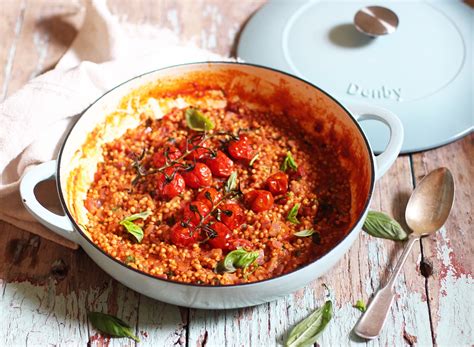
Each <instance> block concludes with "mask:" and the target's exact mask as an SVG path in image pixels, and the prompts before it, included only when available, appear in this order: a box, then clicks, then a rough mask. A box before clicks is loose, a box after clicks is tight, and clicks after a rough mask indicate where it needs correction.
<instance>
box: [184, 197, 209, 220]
mask: <svg viewBox="0 0 474 347" xmlns="http://www.w3.org/2000/svg"><path fill="white" fill-rule="evenodd" d="M191 205H192V206H194V208H193V209H197V211H198V212H194V211H192V210H191ZM210 211H211V209H210V208H209V206H208V205H206V204H205V203H204V202H203V201H199V200H198V201H193V202H190V203H189V204H188V205H187V206H186V207H185V209H184V212H183V221H184V222H186V223H187V222H189V223H190V224H191V225H194V226H196V225H198V224H199V222H200V221H201V216H202V217H205V216H207V215H208V214H209V212H210Z"/></svg>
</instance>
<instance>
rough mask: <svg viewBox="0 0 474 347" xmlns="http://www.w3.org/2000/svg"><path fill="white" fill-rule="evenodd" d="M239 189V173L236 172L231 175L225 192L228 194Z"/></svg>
mask: <svg viewBox="0 0 474 347" xmlns="http://www.w3.org/2000/svg"><path fill="white" fill-rule="evenodd" d="M236 189H237V171H234V172H232V173H231V174H230V176H229V178H228V179H227V182H226V183H225V187H224V190H225V192H226V193H230V192H231V191H233V190H236Z"/></svg>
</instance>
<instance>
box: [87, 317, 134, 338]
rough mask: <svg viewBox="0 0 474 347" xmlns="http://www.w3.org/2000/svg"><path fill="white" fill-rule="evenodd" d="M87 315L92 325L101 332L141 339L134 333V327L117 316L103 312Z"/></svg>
mask: <svg viewBox="0 0 474 347" xmlns="http://www.w3.org/2000/svg"><path fill="white" fill-rule="evenodd" d="M87 317H88V318H89V321H90V322H91V324H92V326H93V327H94V328H96V329H97V330H99V331H100V332H103V333H105V334H107V335H110V336H114V337H128V338H131V339H133V340H135V341H137V342H140V339H139V338H138V337H137V336H135V334H133V330H132V327H130V325H128V324H127V323H125V322H124V321H123V320H121V319H119V318H117V317H114V316H111V315H109V314H105V313H102V312H88V313H87Z"/></svg>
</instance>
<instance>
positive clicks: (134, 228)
mask: <svg viewBox="0 0 474 347" xmlns="http://www.w3.org/2000/svg"><path fill="white" fill-rule="evenodd" d="M150 214H151V212H150V211H145V212H140V213H135V214H132V215H131V216H129V217H127V218H124V219H123V220H121V221H120V225H123V226H124V227H125V229H127V231H128V232H129V233H130V234H132V235H133V236H134V237H135V239H136V240H137V241H138V243H140V242H142V240H143V229H142V228H141V226H139V225H136V224H135V223H133V221H134V220H137V219H147V218H148V216H149V215H150Z"/></svg>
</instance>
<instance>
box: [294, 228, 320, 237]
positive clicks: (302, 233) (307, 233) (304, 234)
mask: <svg viewBox="0 0 474 347" xmlns="http://www.w3.org/2000/svg"><path fill="white" fill-rule="evenodd" d="M315 232H316V230H314V229H305V230H300V231H297V232H296V233H294V234H293V235H295V236H298V237H308V236H311V235H313V234H314V233H315Z"/></svg>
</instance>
